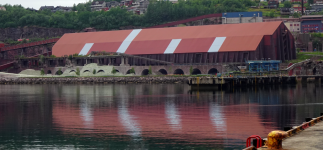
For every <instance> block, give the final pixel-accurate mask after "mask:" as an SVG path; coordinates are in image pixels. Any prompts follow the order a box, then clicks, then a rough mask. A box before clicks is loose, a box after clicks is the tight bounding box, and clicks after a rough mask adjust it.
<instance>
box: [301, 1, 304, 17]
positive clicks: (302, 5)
mask: <svg viewBox="0 0 323 150" xmlns="http://www.w3.org/2000/svg"><path fill="white" fill-rule="evenodd" d="M303 10H304V0H302V10H301V11H302V16H303V15H304V11H303Z"/></svg>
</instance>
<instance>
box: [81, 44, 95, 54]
mask: <svg viewBox="0 0 323 150" xmlns="http://www.w3.org/2000/svg"><path fill="white" fill-rule="evenodd" d="M93 44H94V43H86V44H85V45H84V47H83V48H82V50H81V52H80V53H79V55H86V54H87V53H88V52H89V51H90V49H91V48H92V46H93Z"/></svg>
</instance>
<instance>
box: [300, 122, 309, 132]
mask: <svg viewBox="0 0 323 150" xmlns="http://www.w3.org/2000/svg"><path fill="white" fill-rule="evenodd" d="M308 127H310V125H309V123H305V124H303V125H302V129H303V130H305V129H306V128H308Z"/></svg>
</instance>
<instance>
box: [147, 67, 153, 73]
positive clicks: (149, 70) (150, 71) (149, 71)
mask: <svg viewBox="0 0 323 150" xmlns="http://www.w3.org/2000/svg"><path fill="white" fill-rule="evenodd" d="M148 74H149V75H151V74H153V72H152V70H151V66H149V69H148Z"/></svg>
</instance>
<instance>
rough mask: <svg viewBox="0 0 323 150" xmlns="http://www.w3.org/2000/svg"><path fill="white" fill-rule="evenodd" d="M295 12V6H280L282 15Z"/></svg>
mask: <svg viewBox="0 0 323 150" xmlns="http://www.w3.org/2000/svg"><path fill="white" fill-rule="evenodd" d="M293 13H294V8H280V14H281V15H292V14H293Z"/></svg>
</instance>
